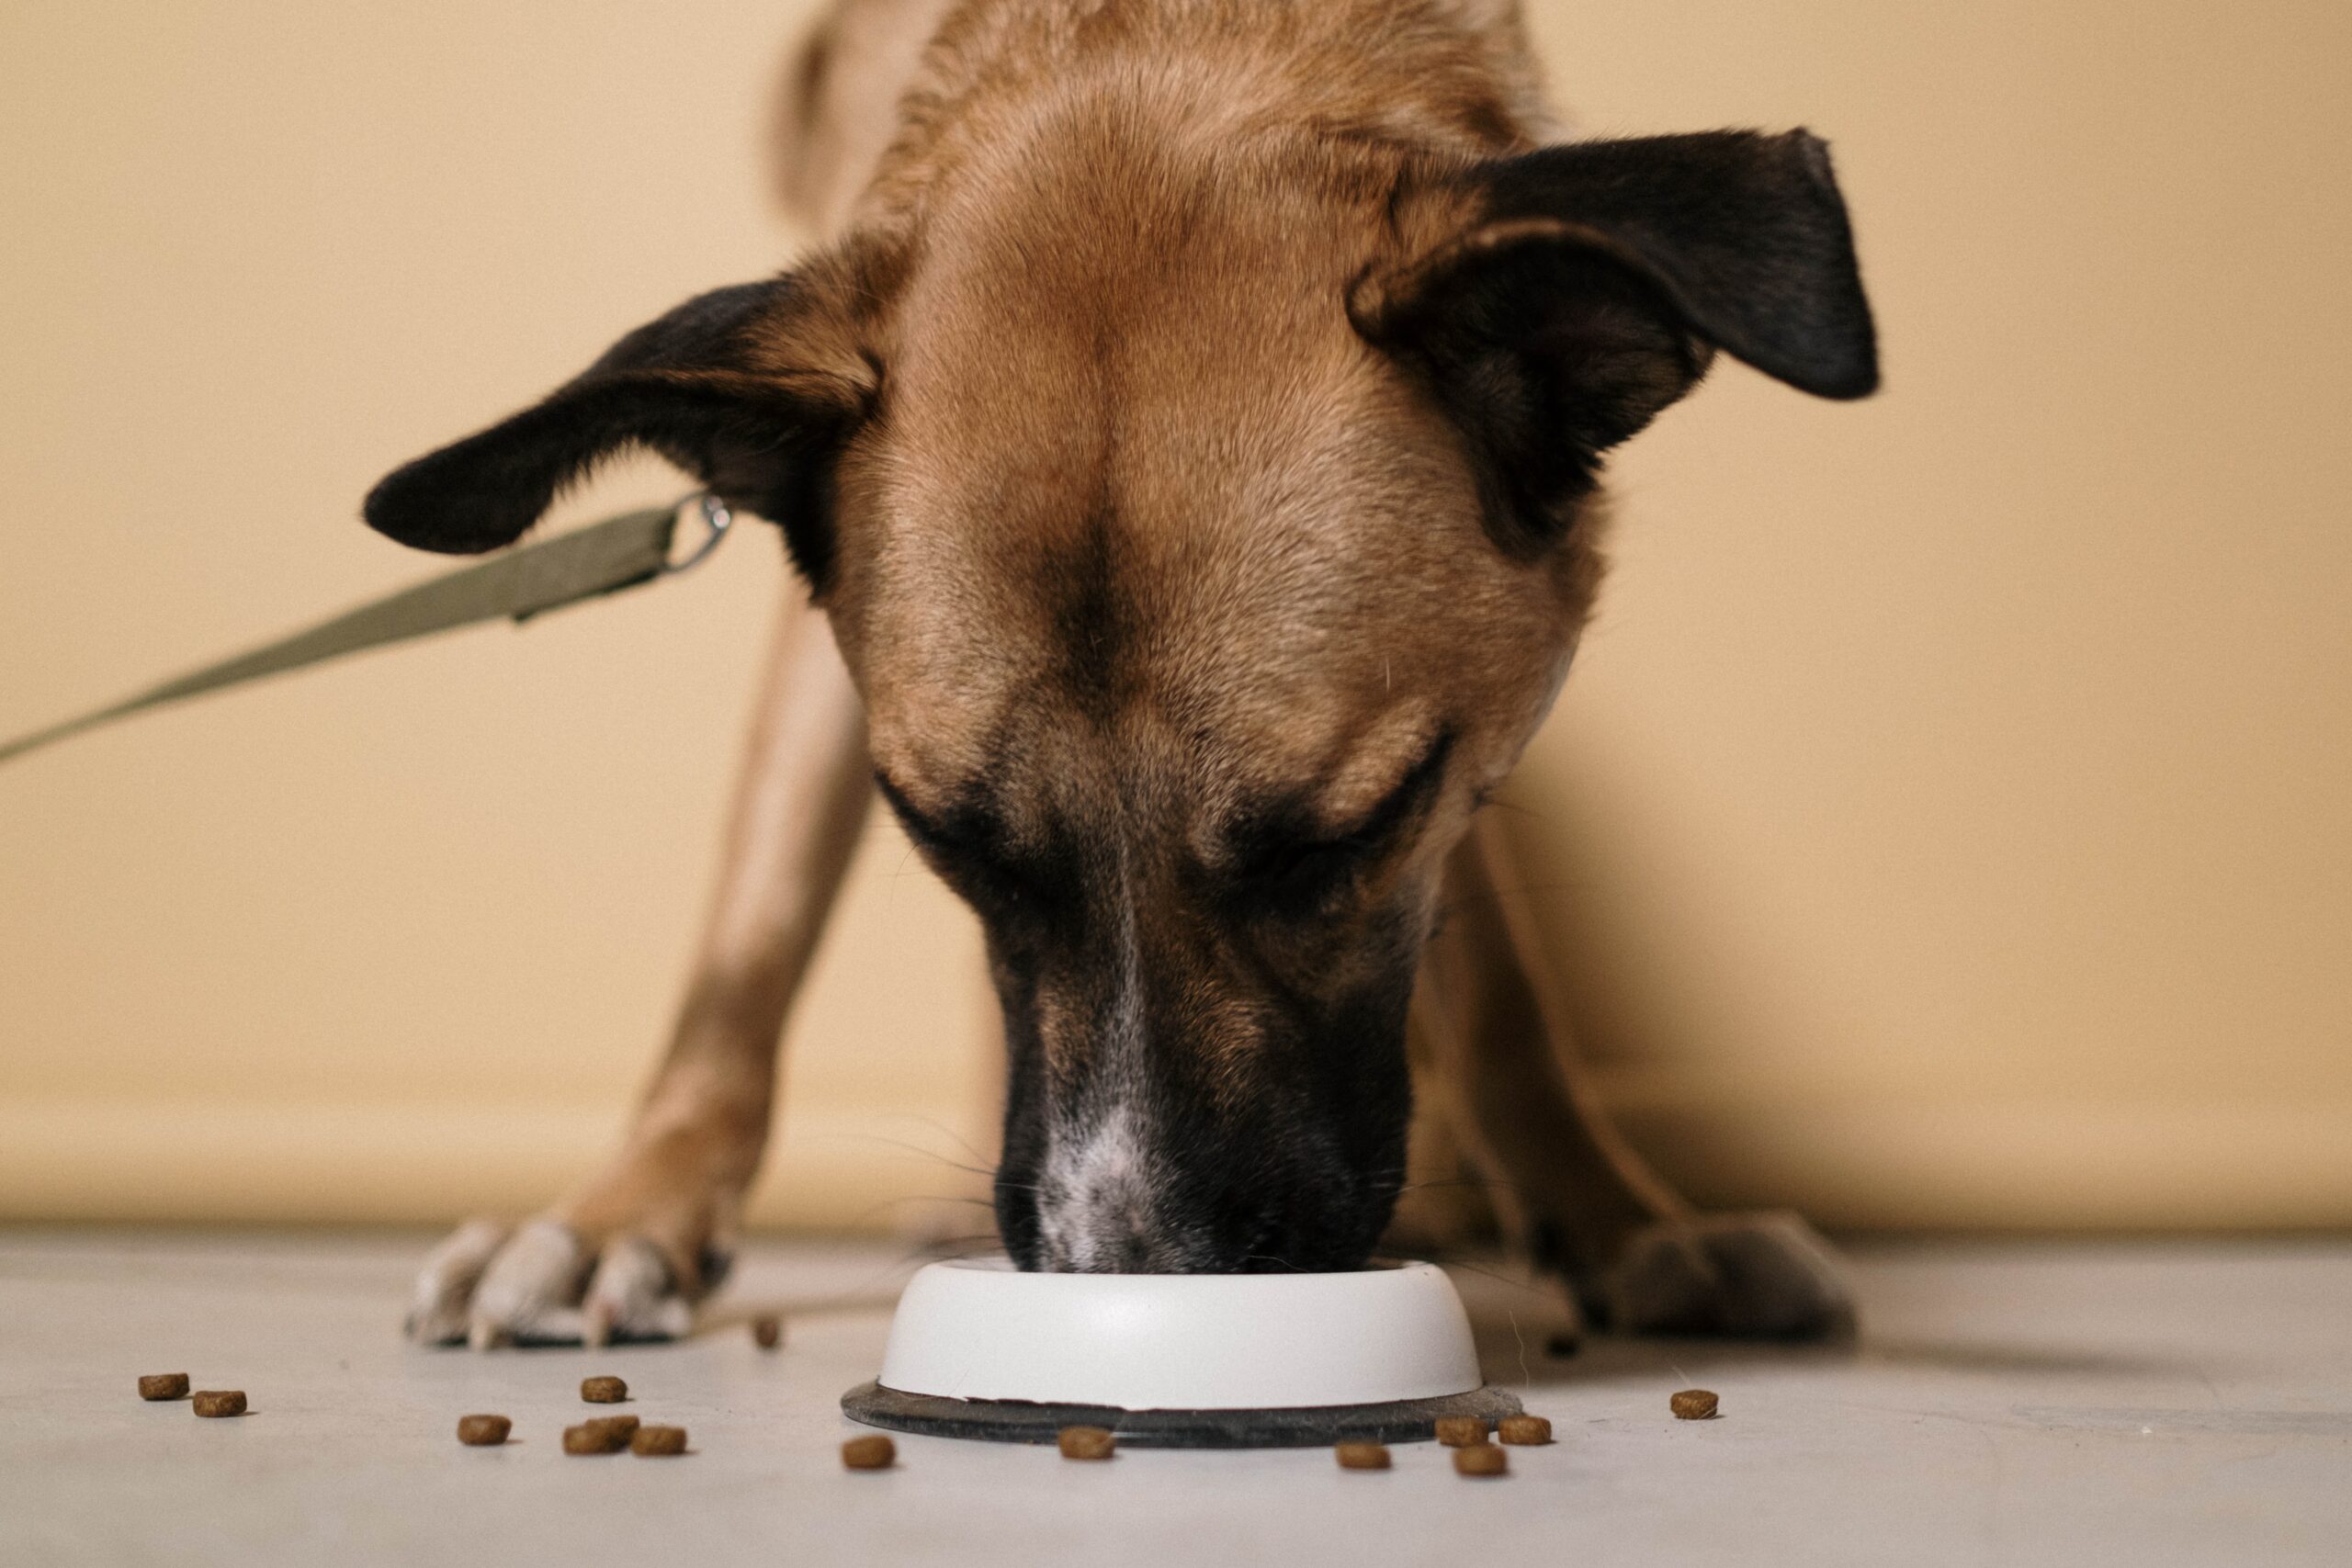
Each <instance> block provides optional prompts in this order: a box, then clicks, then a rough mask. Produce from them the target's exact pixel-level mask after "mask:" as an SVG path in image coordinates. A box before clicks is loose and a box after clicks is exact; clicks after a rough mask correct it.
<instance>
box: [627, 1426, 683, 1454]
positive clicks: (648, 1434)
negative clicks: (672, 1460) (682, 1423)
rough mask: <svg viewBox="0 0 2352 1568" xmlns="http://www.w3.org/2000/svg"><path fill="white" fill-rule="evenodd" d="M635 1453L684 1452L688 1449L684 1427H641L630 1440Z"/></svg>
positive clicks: (630, 1447) (630, 1445)
mask: <svg viewBox="0 0 2352 1568" xmlns="http://www.w3.org/2000/svg"><path fill="white" fill-rule="evenodd" d="M628 1451H629V1452H631V1453H633V1454H682V1453H684V1452H685V1451H686V1429H685V1428H684V1427H639V1428H638V1429H637V1433H636V1435H635V1436H634V1437H632V1438H629V1440H628Z"/></svg>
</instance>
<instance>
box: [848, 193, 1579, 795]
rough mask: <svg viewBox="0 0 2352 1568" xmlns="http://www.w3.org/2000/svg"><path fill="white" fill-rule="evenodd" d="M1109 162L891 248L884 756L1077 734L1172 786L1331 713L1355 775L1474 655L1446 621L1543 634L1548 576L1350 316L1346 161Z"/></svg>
mask: <svg viewBox="0 0 2352 1568" xmlns="http://www.w3.org/2000/svg"><path fill="white" fill-rule="evenodd" d="M1098 172H1099V171H1098ZM1111 173H1114V174H1119V175H1124V176H1125V177H1124V178H1120V179H1110V180H1106V181H1104V182H1103V184H1102V186H1101V188H1103V189H1104V190H1115V192H1116V194H1115V195H1114V196H1113V197H1106V199H1109V200H1113V201H1114V202H1116V203H1117V204H1118V207H1117V210H1115V211H1113V212H1110V213H1107V214H1106V213H1105V212H1104V211H1103V210H1102V209H1101V204H1100V203H1095V204H1091V205H1090V204H1086V203H1078V202H1073V201H1071V200H1070V199H1069V193H1068V192H1067V191H1060V192H1055V191H1054V190H1052V188H1051V182H1050V181H1043V183H1042V186H1041V188H1043V189H1044V190H1045V191H1046V196H1048V197H1051V199H1045V198H1043V197H1041V200H1040V201H1039V203H1037V204H1035V205H1034V206H1030V207H1027V208H1024V207H1023V204H1021V203H1011V204H1007V203H1004V202H1002V201H1001V200H1000V201H999V202H997V203H996V204H994V205H992V206H990V207H989V208H987V209H985V210H981V209H975V213H974V214H973V215H972V217H971V219H970V220H969V222H968V223H967V224H966V225H965V226H964V227H962V228H960V229H959V228H958V227H956V223H955V221H953V219H954V217H955V215H954V214H953V213H952V212H951V213H950V214H948V215H947V217H945V218H943V219H941V220H939V228H940V230H941V231H939V232H934V233H933V236H932V238H931V240H930V242H929V243H927V245H926V248H925V259H924V262H923V264H922V265H921V266H920V267H918V268H916V269H915V270H914V272H913V275H912V276H910V279H909V280H908V283H907V285H906V291H905V295H904V297H903V298H902V299H901V300H900V302H899V310H898V319H899V329H898V338H899V341H898V342H897V343H896V344H894V346H893V348H892V350H891V353H890V356H889V359H888V368H887V371H886V378H885V385H886V394H885V397H886V406H887V417H886V418H885V419H884V420H883V421H882V422H881V424H882V428H881V430H880V431H879V432H878V433H877V434H876V436H875V437H874V438H872V439H871V440H869V441H867V442H866V443H865V444H864V446H863V447H862V449H861V452H860V454H859V457H858V460H857V461H856V463H855V464H854V465H853V477H852V479H850V480H848V481H847V482H846V484H845V495H846V496H847V498H848V500H849V502H850V503H851V504H850V505H849V507H848V508H847V511H848V512H850V513H854V515H845V517H844V529H843V534H844V538H843V555H844V558H845V568H844V573H843V585H842V598H843V600H845V601H853V602H854V603H850V604H846V605H845V606H844V607H845V608H846V611H847V615H848V618H849V619H850V620H851V621H852V622H853V623H854V627H855V630H854V642H855V644H856V647H855V649H854V658H855V659H856V660H857V661H858V662H859V664H860V665H861V670H860V674H861V678H862V683H863V685H864V687H865V694H866V699H867V704H868V715H869V720H870V725H871V738H872V745H873V748H874V751H875V754H876V761H877V762H878V763H879V764H880V765H882V766H883V767H884V768H885V769H886V771H888V772H890V773H892V776H893V777H894V778H899V779H901V781H902V782H904V783H907V784H909V785H910V787H915V786H918V785H920V784H922V783H924V782H932V783H935V784H937V785H938V786H940V787H942V788H952V787H954V786H955V785H956V784H959V783H964V782H967V781H970V780H972V779H974V778H977V777H979V776H982V775H985V774H987V773H989V772H990V771H991V770H1001V769H1002V768H1003V767H1004V766H1006V759H1007V758H1008V757H1009V756H1014V757H1023V758H1032V759H1043V758H1045V757H1046V756H1047V755H1048V754H1053V753H1060V752H1066V751H1069V750H1070V749H1071V748H1072V747H1073V746H1076V745H1078V744H1079V743H1080V741H1079V739H1078V738H1091V739H1090V740H1089V741H1088V744H1089V745H1090V746H1091V755H1092V756H1094V757H1096V758H1098V759H1100V758H1103V757H1106V756H1115V757H1116V758H1117V759H1118V761H1116V762H1115V763H1114V764H1110V765H1116V766H1121V767H1125V768H1128V769H1131V770H1132V769H1139V768H1147V767H1148V768H1152V769H1154V770H1159V771H1162V772H1164V773H1167V775H1168V776H1169V778H1170V784H1171V787H1182V788H1185V789H1187V790H1190V791H1193V792H1198V791H1200V790H1202V789H1204V788H1212V787H1215V786H1216V784H1217V782H1218V781H1217V780H1216V779H1215V778H1210V777H1204V776H1203V775H1204V773H1209V774H1216V773H1233V772H1235V771H1236V770H1241V771H1258V772H1264V773H1272V775H1275V776H1280V777H1286V778H1291V779H1295V778H1298V777H1301V776H1304V775H1305V774H1306V773H1308V772H1310V771H1312V770H1316V769H1323V770H1327V771H1328V770H1329V768H1331V767H1332V766H1334V763H1333V759H1334V758H1335V757H1336V756H1337V755H1338V754H1340V752H1342V751H1344V750H1347V749H1348V748H1349V747H1350V746H1351V745H1355V746H1357V748H1358V749H1359V750H1368V751H1370V752H1372V753H1375V754H1376V755H1374V757H1373V759H1372V760H1371V761H1366V762H1365V763H1364V764H1363V766H1364V767H1366V768H1367V769H1369V770H1371V771H1372V772H1374V773H1377V772H1379V771H1380V769H1381V767H1382V766H1383V765H1384V764H1383V762H1382V761H1381V760H1380V758H1381V756H1385V747H1384V746H1383V745H1379V744H1374V743H1373V742H1372V741H1371V740H1370V739H1366V738H1368V737H1371V736H1374V735H1385V734H1388V733H1390V732H1392V731H1393V732H1394V733H1395V734H1396V735H1397V736H1399V737H1403V738H1404V739H1399V740H1398V741H1397V745H1404V744H1406V743H1407V742H1408V740H1409V739H1410V732H1413V731H1415V730H1417V729H1420V728H1427V726H1428V725H1429V724H1430V723H1433V722H1437V721H1438V720H1437V718H1436V717H1434V716H1435V715H1436V714H1437V713H1438V710H1439V709H1440V708H1442V707H1443V706H1444V705H1446V704H1447V703H1448V702H1449V701H1453V696H1452V695H1450V694H1447V693H1446V692H1445V691H1443V690H1442V689H1443V688H1447V687H1451V686H1458V685H1459V684H1460V683H1461V682H1463V681H1464V678H1465V677H1469V676H1473V675H1475V670H1473V669H1471V668H1469V667H1466V666H1465V664H1464V660H1463V659H1462V658H1461V653H1462V651H1463V650H1462V649H1461V647H1460V639H1461V637H1463V636H1464V629H1465V628H1466V627H1472V626H1475V627H1476V628H1478V631H1479V634H1480V635H1483V636H1486V637H1491V638H1493V639H1495V641H1496V643H1497V646H1498V648H1499V647H1502V646H1505V645H1507V644H1509V643H1510V640H1511V639H1513V638H1514V637H1522V638H1523V637H1528V636H1530V635H1532V636H1534V637H1537V638H1538V639H1539V640H1540V638H1541V637H1542V635H1543V633H1544V624H1545V622H1546V619H1547V615H1546V610H1545V607H1544V604H1542V603H1541V602H1540V601H1541V598H1542V595H1541V593H1540V592H1537V593H1535V594H1534V595H1533V596H1531V592H1530V584H1529V583H1528V581H1527V576H1528V574H1527V573H1526V571H1525V570H1523V569H1522V568H1519V567H1514V566H1513V565H1511V564H1510V563H1508V562H1506V561H1504V560H1503V559H1502V558H1500V557H1499V555H1498V553H1497V552H1496V551H1495V550H1494V549H1493V548H1492V547H1491V545H1490V544H1489V543H1488V541H1487V538H1486V536H1485V535H1484V533H1483V530H1482V528H1481V525H1480V522H1479V514H1478V511H1477V503H1476V482H1475V479H1474V478H1473V476H1472V474H1471V472H1470V470H1469V468H1468V465H1467V461H1466V458H1465V457H1464V452H1463V449H1462V446H1461V444H1460V442H1459V440H1458V438H1456V437H1455V436H1454V435H1453V433H1452V432H1451V430H1450V429H1449V428H1448V427H1446V426H1445V425H1444V424H1443V422H1442V420H1441V419H1440V418H1439V417H1438V416H1437V415H1436V414H1435V413H1434V412H1432V411H1431V410H1430V408H1429V407H1428V406H1427V404H1426V403H1425V402H1424V401H1423V400H1420V399H1419V397H1418V396H1417V395H1416V394H1415V393H1414V392H1413V390H1412V389H1411V387H1410V385H1409V384H1408V380H1407V378H1405V377H1404V376H1403V375H1401V374H1400V373H1399V372H1398V370H1397V368H1396V367H1394V366H1393V365H1391V364H1390V363H1388V362H1387V361H1385V359H1383V358H1382V357H1381V356H1380V355H1378V354H1377V353H1376V352H1375V351H1374V350H1373V349H1372V348H1371V347H1370V346H1369V345H1368V344H1365V343H1364V342H1363V339H1362V338H1361V337H1360V336H1359V335H1358V334H1357V333H1356V332H1355V331H1354V329H1353V327H1352V326H1351V324H1350V322H1349V321H1348V319H1347V313H1346V310H1345V304H1344V300H1345V296H1346V289H1347V284H1348V281H1349V279H1350V278H1351V276H1354V274H1355V272H1356V271H1357V270H1358V269H1359V268H1360V267H1361V265H1363V256H1364V254H1366V250H1367V248H1368V247H1369V246H1370V245H1372V244H1373V243H1374V240H1373V239H1372V238H1370V237H1368V236H1366V235H1365V234H1363V233H1359V232H1358V231H1357V230H1358V227H1359V226H1360V223H1361V222H1362V221H1363V213H1362V212H1361V211H1360V210H1359V209H1361V208H1362V207H1363V201H1362V199H1361V193H1350V192H1346V191H1342V192H1340V193H1338V194H1336V195H1335V194H1331V193H1329V192H1326V193H1325V194H1324V196H1322V197H1318V198H1317V199H1315V200H1311V201H1308V200H1305V199H1304V198H1302V199H1301V201H1300V202H1299V203H1295V204H1292V209H1288V210H1285V209H1284V204H1283V202H1282V201H1280V200H1277V199H1273V198H1271V197H1269V196H1268V194H1267V193H1266V192H1264V191H1262V190H1261V191H1246V190H1245V191H1241V192H1238V193H1229V192H1227V191H1225V190H1223V189H1222V188H1221V187H1220V186H1218V184H1217V182H1216V181H1214V180H1210V181H1206V182H1192V183H1190V184H1188V183H1187V182H1185V181H1183V180H1182V179H1178V178H1174V177H1172V176H1168V175H1167V172H1166V171H1137V170H1132V169H1130V170H1123V171H1122V170H1114V171H1111ZM1041 179H1042V176H1041ZM1000 195H1001V192H1000ZM1008 206H1009V207H1010V210H1007V208H1008ZM1073 214H1074V215H1075V216H1073ZM836 615H837V620H838V619H840V618H841V616H842V608H837V611H836ZM1392 713H1395V714H1401V715H1404V716H1403V717H1401V718H1397V719H1394V720H1383V719H1380V716H1383V715H1388V714H1392ZM1375 720H1379V722H1375ZM1384 724H1385V725H1386V726H1387V728H1382V726H1383V725H1384ZM1027 737H1035V739H1024V738H1027ZM1037 765H1039V766H1049V767H1053V768H1059V769H1064V770H1069V769H1074V768H1077V767H1079V766H1080V765H1081V759H1079V758H1077V757H1072V756H1061V755H1055V756H1053V759H1052V760H1051V761H1043V760H1040V761H1038V764H1037ZM1179 774H1189V775H1190V776H1187V777H1183V778H1182V781H1181V784H1179V783H1178V775H1179ZM1131 783H1132V781H1131V780H1129V781H1122V784H1123V787H1125V785H1126V784H1131ZM1236 787H1239V786H1238V785H1237V786H1236ZM1343 793H1344V791H1343Z"/></svg>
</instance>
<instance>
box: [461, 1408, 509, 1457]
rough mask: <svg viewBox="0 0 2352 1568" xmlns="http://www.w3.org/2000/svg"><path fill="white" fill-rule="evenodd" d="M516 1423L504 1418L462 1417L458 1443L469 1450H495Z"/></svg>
mask: <svg viewBox="0 0 2352 1568" xmlns="http://www.w3.org/2000/svg"><path fill="white" fill-rule="evenodd" d="M514 1429H515V1423H514V1422H512V1421H510V1420H508V1419H507V1418H506V1417H505V1416H458V1441H459V1442H461V1443H463V1444H465V1445H466V1447H468V1448H469V1449H494V1448H496V1447H497V1446H498V1445H499V1444H501V1443H503V1442H504V1441H505V1440H506V1434H507V1433H509V1432H512V1431H513V1430H514Z"/></svg>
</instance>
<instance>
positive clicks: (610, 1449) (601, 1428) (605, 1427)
mask: <svg viewBox="0 0 2352 1568" xmlns="http://www.w3.org/2000/svg"><path fill="white" fill-rule="evenodd" d="M628 1439H629V1434H628V1433H627V1432H624V1431H621V1430H620V1429H619V1428H618V1427H616V1426H615V1425H614V1424H613V1423H611V1422H609V1421H582V1423H581V1424H580V1425H579V1426H577V1427H565V1428H564V1429H563V1451H564V1452H565V1453H568V1454H616V1453H618V1452H620V1451H621V1450H623V1449H625V1448H627V1447H628Z"/></svg>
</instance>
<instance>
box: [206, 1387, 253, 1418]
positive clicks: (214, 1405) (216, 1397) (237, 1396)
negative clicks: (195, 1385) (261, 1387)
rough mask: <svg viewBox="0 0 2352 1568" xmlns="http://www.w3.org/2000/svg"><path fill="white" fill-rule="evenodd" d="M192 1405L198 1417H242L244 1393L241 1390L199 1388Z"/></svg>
mask: <svg viewBox="0 0 2352 1568" xmlns="http://www.w3.org/2000/svg"><path fill="white" fill-rule="evenodd" d="M194 1403H195V1405H196V1413H197V1414H198V1416H243V1414H244V1413H245V1391H244V1390H243V1389H241V1388H200V1389H198V1390H197V1391H196V1397H195V1401H194Z"/></svg>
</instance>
